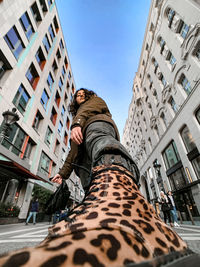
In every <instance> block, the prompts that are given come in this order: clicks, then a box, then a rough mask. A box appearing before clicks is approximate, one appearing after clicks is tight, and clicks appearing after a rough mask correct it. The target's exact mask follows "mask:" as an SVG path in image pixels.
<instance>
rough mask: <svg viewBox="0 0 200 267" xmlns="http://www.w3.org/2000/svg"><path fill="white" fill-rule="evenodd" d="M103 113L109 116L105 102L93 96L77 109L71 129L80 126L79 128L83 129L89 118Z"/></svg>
mask: <svg viewBox="0 0 200 267" xmlns="http://www.w3.org/2000/svg"><path fill="white" fill-rule="evenodd" d="M105 113H106V114H108V113H109V114H110V112H109V109H108V107H107V105H106V103H105V101H104V100H103V99H102V98H100V97H97V96H94V97H92V98H90V99H89V100H88V101H86V102H85V103H83V104H82V105H81V106H80V107H79V109H78V112H77V114H76V116H75V118H74V119H73V122H72V126H71V129H73V128H74V127H76V126H80V127H81V128H83V127H84V125H85V123H86V121H87V120H88V119H89V118H91V117H93V116H95V115H97V114H105ZM110 116H111V115H110Z"/></svg>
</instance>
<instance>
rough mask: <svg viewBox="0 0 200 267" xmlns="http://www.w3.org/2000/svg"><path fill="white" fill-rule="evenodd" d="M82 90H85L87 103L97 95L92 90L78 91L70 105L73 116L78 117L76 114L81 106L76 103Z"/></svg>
mask: <svg viewBox="0 0 200 267" xmlns="http://www.w3.org/2000/svg"><path fill="white" fill-rule="evenodd" d="M80 90H83V91H84V92H85V101H87V100H88V99H90V98H91V97H92V96H96V95H97V94H96V93H95V92H94V91H92V90H88V89H85V88H80V89H78V90H77V91H76V93H75V94H74V96H73V98H72V101H71V103H70V105H69V112H70V113H71V114H72V116H73V117H74V116H76V113H77V110H78V108H79V105H78V104H77V102H76V97H77V94H78V92H79V91H80Z"/></svg>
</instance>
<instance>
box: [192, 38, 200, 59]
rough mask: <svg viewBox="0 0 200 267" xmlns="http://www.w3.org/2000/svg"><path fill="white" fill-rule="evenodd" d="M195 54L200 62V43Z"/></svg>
mask: <svg viewBox="0 0 200 267" xmlns="http://www.w3.org/2000/svg"><path fill="white" fill-rule="evenodd" d="M193 54H194V56H195V57H196V58H197V59H198V60H200V41H199V42H198V43H197V45H196V47H195V50H194V53H193Z"/></svg>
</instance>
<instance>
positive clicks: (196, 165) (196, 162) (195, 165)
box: [192, 155, 200, 179]
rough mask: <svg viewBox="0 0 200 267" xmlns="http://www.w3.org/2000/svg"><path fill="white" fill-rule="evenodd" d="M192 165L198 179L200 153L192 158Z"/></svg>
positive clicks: (199, 173)
mask: <svg viewBox="0 0 200 267" xmlns="http://www.w3.org/2000/svg"><path fill="white" fill-rule="evenodd" d="M192 166H193V168H194V171H195V173H196V176H197V177H198V179H200V155H199V156H198V157H196V158H194V159H193V160H192Z"/></svg>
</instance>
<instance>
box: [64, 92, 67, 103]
mask: <svg viewBox="0 0 200 267" xmlns="http://www.w3.org/2000/svg"><path fill="white" fill-rule="evenodd" d="M67 101H68V96H67V93H65V98H64V102H65V105H66V106H67Z"/></svg>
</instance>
